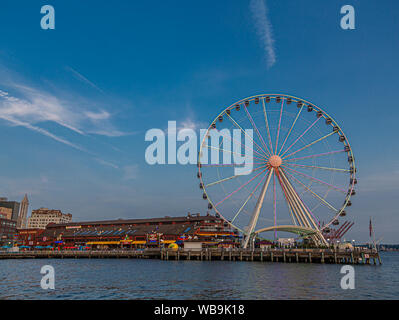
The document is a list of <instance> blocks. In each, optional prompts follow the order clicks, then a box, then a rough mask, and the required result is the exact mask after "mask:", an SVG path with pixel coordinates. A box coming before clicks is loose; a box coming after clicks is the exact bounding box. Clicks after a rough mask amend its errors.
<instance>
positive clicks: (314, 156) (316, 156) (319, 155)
mask: <svg viewBox="0 0 399 320" xmlns="http://www.w3.org/2000/svg"><path fill="white" fill-rule="evenodd" d="M341 152H346V151H345V150H336V151H330V152H324V153H318V154H313V155H310V156H304V157H299V158H291V159H287V160H284V162H291V161H298V160H304V159H311V158H318V157H323V156H328V155H330V154H335V153H341Z"/></svg>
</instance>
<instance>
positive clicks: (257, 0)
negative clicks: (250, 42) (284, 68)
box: [249, 0, 276, 68]
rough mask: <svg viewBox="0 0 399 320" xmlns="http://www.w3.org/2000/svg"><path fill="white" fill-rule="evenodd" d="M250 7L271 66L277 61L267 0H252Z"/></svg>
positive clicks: (268, 64) (268, 63)
mask: <svg viewBox="0 0 399 320" xmlns="http://www.w3.org/2000/svg"><path fill="white" fill-rule="evenodd" d="M249 8H250V10H251V13H252V16H253V19H254V20H255V28H256V33H257V34H258V36H259V38H260V41H261V45H262V47H263V50H264V51H265V55H266V61H267V66H268V67H269V68H270V67H271V66H273V65H274V63H275V62H276V53H275V50H274V39H273V30H272V25H271V23H270V20H269V18H268V17H267V13H268V10H267V6H266V2H265V1H264V0H251V1H250V3H249Z"/></svg>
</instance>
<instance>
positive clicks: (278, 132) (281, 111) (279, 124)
mask: <svg viewBox="0 0 399 320" xmlns="http://www.w3.org/2000/svg"><path fill="white" fill-rule="evenodd" d="M283 107H284V98H282V99H281V108H280V119H279V121H278V128H277V137H276V152H277V150H278V138H279V136H280V127H281V117H282V115H283Z"/></svg>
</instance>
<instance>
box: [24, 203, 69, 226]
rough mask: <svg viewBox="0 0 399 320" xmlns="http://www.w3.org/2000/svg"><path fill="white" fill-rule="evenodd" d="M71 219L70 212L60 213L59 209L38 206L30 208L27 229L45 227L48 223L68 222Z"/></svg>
mask: <svg viewBox="0 0 399 320" xmlns="http://www.w3.org/2000/svg"><path fill="white" fill-rule="evenodd" d="M71 221H72V214H70V213H62V212H61V210H50V209H47V208H40V209H37V210H32V215H31V216H30V218H29V220H28V228H29V229H45V228H46V226H47V225H48V224H49V223H68V222H71Z"/></svg>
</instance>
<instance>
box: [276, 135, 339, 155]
mask: <svg viewBox="0 0 399 320" xmlns="http://www.w3.org/2000/svg"><path fill="white" fill-rule="evenodd" d="M333 134H335V132H330V133H329V134H326V135H325V136H323V137H321V138H319V139H317V140H315V141H313V142H311V143H309V144H307V145H306V146H304V147H302V148H300V149H298V150H297V151H294V152H292V153H290V154H289V155H286V156H285V157H284V158H283V159H286V158H288V157H291V156H292V155H294V154H295V153H298V152H300V151H302V150H305V149H306V148H309V147H310V146H312V145H314V144H315V143H317V142H320V141H322V140H324V139H326V138H328V137H329V136H331V135H333Z"/></svg>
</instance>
